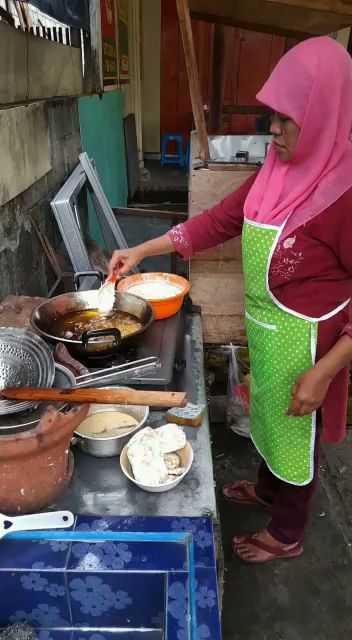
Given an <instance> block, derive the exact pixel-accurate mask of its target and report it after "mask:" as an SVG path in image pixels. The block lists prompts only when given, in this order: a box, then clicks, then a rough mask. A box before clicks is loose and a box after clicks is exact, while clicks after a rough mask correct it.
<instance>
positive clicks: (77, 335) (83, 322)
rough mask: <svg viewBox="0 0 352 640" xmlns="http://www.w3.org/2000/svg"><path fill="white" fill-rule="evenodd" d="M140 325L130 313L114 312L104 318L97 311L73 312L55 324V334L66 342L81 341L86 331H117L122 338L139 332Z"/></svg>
mask: <svg viewBox="0 0 352 640" xmlns="http://www.w3.org/2000/svg"><path fill="white" fill-rule="evenodd" d="M141 328H142V323H141V322H140V321H139V320H138V319H137V318H136V317H135V316H132V315H131V314H130V313H126V312H124V311H116V313H113V314H112V315H109V316H104V315H102V314H101V313H99V311H98V310H97V309H88V310H85V311H74V312H73V313H68V314H67V315H65V316H63V317H61V318H60V319H59V321H58V323H57V326H56V329H55V332H56V335H58V336H60V337H61V338H67V339H68V340H81V338H82V335H83V334H84V333H85V332H86V331H97V330H100V329H118V330H119V331H120V333H121V337H122V338H126V337H127V336H130V335H133V334H135V333H137V332H138V331H140V329H141Z"/></svg>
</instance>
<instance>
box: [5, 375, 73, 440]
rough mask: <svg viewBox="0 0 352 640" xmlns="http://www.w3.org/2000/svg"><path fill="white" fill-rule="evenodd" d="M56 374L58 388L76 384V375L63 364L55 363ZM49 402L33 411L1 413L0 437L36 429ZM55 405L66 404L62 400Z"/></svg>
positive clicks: (54, 384) (55, 383)
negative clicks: (3, 414)
mask: <svg viewBox="0 0 352 640" xmlns="http://www.w3.org/2000/svg"><path fill="white" fill-rule="evenodd" d="M54 375H55V377H54V383H53V386H54V387H56V388H58V389H69V388H71V387H73V386H74V385H75V380H76V379H75V376H74V375H73V373H71V371H70V370H69V369H67V368H66V367H64V366H63V365H61V364H56V363H55V372H54ZM49 404H51V405H52V403H44V402H42V403H41V404H40V405H39V406H38V408H35V409H34V410H32V411H23V412H21V413H16V414H14V415H5V416H2V415H0V438H1V436H12V435H14V434H16V433H21V432H23V431H29V430H30V429H34V428H35V427H36V426H37V424H38V422H39V420H40V419H41V417H42V415H43V414H44V413H45V411H46V410H47V408H48V406H49ZM55 406H56V408H57V409H59V410H62V409H63V408H64V407H65V406H66V405H65V403H63V402H62V403H60V404H58V403H57V404H56V405H55Z"/></svg>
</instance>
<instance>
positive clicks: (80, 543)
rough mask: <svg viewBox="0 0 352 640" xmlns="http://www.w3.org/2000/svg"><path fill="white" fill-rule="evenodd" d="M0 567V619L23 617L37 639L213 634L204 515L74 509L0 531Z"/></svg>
mask: <svg viewBox="0 0 352 640" xmlns="http://www.w3.org/2000/svg"><path fill="white" fill-rule="evenodd" d="M34 536H36V538H37V539H33V538H34ZM0 574H1V575H0V627H2V628H3V627H5V626H6V625H7V624H8V623H9V622H21V621H25V622H28V623H29V624H30V625H32V626H34V627H35V628H36V629H37V630H38V638H39V640H141V639H142V640H162V639H165V640H166V639H167V640H208V639H209V640H210V639H211V640H220V637H221V635H220V623H219V606H218V589H217V577H216V566H215V553H214V539H213V528H212V521H211V520H210V519H209V518H176V517H174V518H167V517H166V518H143V517H109V518H101V517H94V516H79V517H78V518H77V519H76V521H75V525H74V527H73V529H72V530H71V531H68V532H42V533H40V534H33V533H27V534H13V536H9V537H8V538H6V539H4V540H3V541H2V543H1V551H0Z"/></svg>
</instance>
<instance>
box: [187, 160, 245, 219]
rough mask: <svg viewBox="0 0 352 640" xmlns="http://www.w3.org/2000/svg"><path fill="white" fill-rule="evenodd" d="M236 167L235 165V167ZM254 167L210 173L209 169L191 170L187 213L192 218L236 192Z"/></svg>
mask: <svg viewBox="0 0 352 640" xmlns="http://www.w3.org/2000/svg"><path fill="white" fill-rule="evenodd" d="M235 166H236V165H235ZM255 170H256V168H255V167H253V168H252V169H247V170H239V171H238V170H237V171H236V169H235V170H234V171H227V170H225V171H220V170H219V171H212V170H211V169H193V170H192V176H191V192H190V194H189V213H190V216H191V217H192V216H193V215H196V213H200V212H201V211H204V210H205V209H209V207H212V206H214V205H215V204H217V203H218V202H220V200H222V198H224V197H225V196H226V195H228V194H229V193H231V192H232V191H236V189H238V188H239V187H240V185H241V184H242V183H243V182H244V181H245V180H246V179H247V178H249V177H250V176H251V175H253V173H254V171H255Z"/></svg>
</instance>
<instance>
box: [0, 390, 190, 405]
mask: <svg viewBox="0 0 352 640" xmlns="http://www.w3.org/2000/svg"><path fill="white" fill-rule="evenodd" d="M0 396H2V397H3V398H5V399H6V400H21V401H22V400H26V401H39V402H68V403H69V404H127V405H140V406H146V407H162V408H164V407H165V408H172V407H184V406H185V405H186V401H187V396H186V394H185V393H182V392H181V393H177V392H176V391H136V390H134V389H95V388H86V389H40V388H38V389H36V388H32V387H22V388H17V387H15V388H13V389H4V390H3V391H1V392H0Z"/></svg>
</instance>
